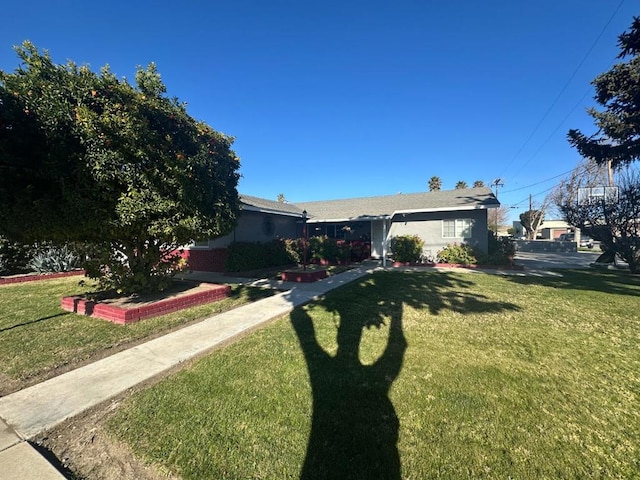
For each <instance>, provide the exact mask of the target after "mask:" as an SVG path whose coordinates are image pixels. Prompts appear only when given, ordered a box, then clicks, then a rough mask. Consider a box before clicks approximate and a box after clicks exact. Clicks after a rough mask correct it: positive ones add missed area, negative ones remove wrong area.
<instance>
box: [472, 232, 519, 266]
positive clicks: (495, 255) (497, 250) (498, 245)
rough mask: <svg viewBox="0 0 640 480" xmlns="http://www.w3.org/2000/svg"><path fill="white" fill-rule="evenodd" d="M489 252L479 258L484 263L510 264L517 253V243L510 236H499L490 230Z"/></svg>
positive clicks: (479, 261)
mask: <svg viewBox="0 0 640 480" xmlns="http://www.w3.org/2000/svg"><path fill="white" fill-rule="evenodd" d="M488 240H489V242H488V254H487V255H484V256H482V257H481V258H479V259H478V263H481V264H484V265H510V264H511V263H512V260H513V256H514V255H515V253H516V244H515V242H514V241H513V240H511V239H510V238H509V237H498V236H497V235H496V234H495V233H494V232H492V231H491V230H489V238H488Z"/></svg>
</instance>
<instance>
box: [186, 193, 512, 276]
mask: <svg viewBox="0 0 640 480" xmlns="http://www.w3.org/2000/svg"><path fill="white" fill-rule="evenodd" d="M240 197H241V200H242V214H241V215H240V218H239V220H238V224H237V226H236V228H235V229H234V230H233V232H232V233H231V234H229V235H227V236H225V237H221V238H218V239H215V240H209V241H208V242H202V243H197V244H195V245H192V246H190V247H188V249H187V252H186V257H187V258H188V260H189V265H190V268H191V269H193V270H208V271H223V270H224V260H225V258H226V255H225V252H226V247H227V246H228V245H229V244H230V243H231V242H234V241H246V242H267V241H270V240H273V239H275V238H296V237H301V236H302V228H303V212H305V211H306V213H307V222H306V223H307V235H308V236H309V237H311V236H316V235H326V236H328V237H331V238H338V239H345V240H360V241H364V242H368V243H369V244H370V247H371V256H372V257H373V258H382V257H383V256H384V255H385V254H386V253H387V252H388V250H389V242H390V240H391V239H392V238H393V237H396V236H399V235H418V236H419V237H420V238H421V239H422V240H424V242H425V246H424V249H423V255H424V256H425V257H426V258H434V257H435V256H436V254H437V252H438V251H439V250H441V249H442V248H444V247H445V246H446V245H447V244H452V243H466V244H470V245H473V246H474V247H475V248H477V249H478V250H480V251H484V252H486V251H487V245H488V239H487V233H488V230H487V211H488V209H490V208H497V207H499V206H500V203H499V202H498V200H497V199H496V197H495V196H494V195H493V193H492V192H491V190H490V189H489V188H487V187H482V188H469V189H458V190H441V191H435V192H424V193H409V194H402V193H400V194H397V195H387V196H382V197H366V198H350V199H343V200H327V201H319V202H302V203H296V204H291V203H282V202H276V201H271V200H266V199H262V198H257V197H251V196H248V195H241V196H240Z"/></svg>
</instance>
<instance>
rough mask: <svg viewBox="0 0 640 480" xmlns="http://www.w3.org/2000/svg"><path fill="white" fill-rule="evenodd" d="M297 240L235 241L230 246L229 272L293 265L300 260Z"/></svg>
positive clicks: (227, 267)
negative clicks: (296, 245) (296, 244)
mask: <svg viewBox="0 0 640 480" xmlns="http://www.w3.org/2000/svg"><path fill="white" fill-rule="evenodd" d="M296 250H297V249H296V247H295V240H282V239H278V240H273V241H271V242H267V243H251V242H234V243H232V244H231V245H229V247H228V256H227V261H226V263H225V270H226V271H227V272H246V271H250V270H260V269H263V268H271V267H279V266H282V265H291V264H294V263H298V262H299V261H300V256H299V255H298V252H297V251H296Z"/></svg>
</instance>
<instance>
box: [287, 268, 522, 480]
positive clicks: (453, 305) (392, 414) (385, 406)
mask: <svg viewBox="0 0 640 480" xmlns="http://www.w3.org/2000/svg"><path fill="white" fill-rule="evenodd" d="M473 287H474V283H473V282H472V281H470V280H468V279H466V278H462V277H460V276H455V275H452V274H448V273H429V274H423V273H401V272H380V273H376V274H374V275H372V276H371V277H368V278H367V279H365V280H362V281H360V282H359V283H357V284H352V285H348V286H346V287H344V288H341V289H339V290H337V291H335V292H331V293H330V294H328V295H327V296H326V297H325V298H324V299H322V300H320V301H319V302H317V303H316V304H315V306H311V307H309V306H308V307H304V308H297V309H296V310H294V311H293V312H292V314H291V316H290V319H291V324H292V326H293V329H294V330H295V333H296V335H297V338H298V340H299V343H300V347H301V349H302V351H303V353H304V357H305V360H306V364H307V370H308V374H309V379H310V383H311V390H312V396H313V401H312V402H313V412H312V419H311V432H310V435H309V442H308V445H307V451H306V456H305V460H304V464H303V466H302V470H301V473H300V478H301V479H303V480H310V479H342V478H350V479H355V478H362V479H365V478H366V479H372V478H380V479H400V478H402V468H401V459H400V456H399V452H398V448H397V441H398V432H399V428H400V422H399V419H398V416H397V415H396V411H395V408H394V406H393V404H392V402H391V400H390V398H389V391H390V389H391V387H392V385H393V382H394V381H395V380H396V378H397V377H398V375H399V374H400V372H401V370H402V365H403V362H404V356H405V352H406V350H407V348H408V347H409V346H408V344H407V341H406V339H405V335H404V328H403V315H404V312H405V309H406V308H407V307H411V308H417V309H429V311H430V312H431V313H432V314H438V313H439V312H441V311H442V310H443V309H450V310H454V311H457V312H461V313H477V312H500V311H505V310H518V307H517V306H516V305H513V304H510V303H507V302H494V301H490V300H488V299H487V298H486V297H484V296H483V295H481V294H479V293H477V292H473ZM315 308H319V309H322V310H325V311H329V312H332V313H333V314H334V316H335V317H337V318H338V321H337V322H336V339H337V350H336V353H335V355H331V354H329V353H328V352H327V351H326V350H325V349H324V348H323V347H322V346H321V345H320V342H319V341H318V338H317V333H316V331H315V327H314V321H313V318H312V316H313V315H314V309H315ZM387 323H388V338H387V339H386V344H385V348H384V350H383V353H382V354H381V355H380V357H379V358H378V359H377V360H376V361H375V362H373V363H372V364H367V365H365V364H363V363H362V362H361V361H360V357H359V351H360V344H361V341H362V336H363V332H364V329H365V328H381V327H382V326H383V325H386V324H387Z"/></svg>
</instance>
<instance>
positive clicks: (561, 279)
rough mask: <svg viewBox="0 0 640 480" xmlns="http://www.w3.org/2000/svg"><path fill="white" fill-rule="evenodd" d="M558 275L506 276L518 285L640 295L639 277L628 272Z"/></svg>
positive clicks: (563, 272) (585, 271)
mask: <svg viewBox="0 0 640 480" xmlns="http://www.w3.org/2000/svg"><path fill="white" fill-rule="evenodd" d="M557 272H558V273H559V275H557V276H555V275H554V276H548V277H531V276H522V277H520V276H507V277H505V278H508V279H509V280H510V281H512V282H514V283H518V284H520V285H540V286H545V287H552V288H563V289H569V290H593V291H597V292H603V293H612V294H616V295H628V296H632V297H636V298H637V297H638V295H640V275H634V274H632V273H630V272H628V271H616V270H594V269H575V270H572V269H566V270H557Z"/></svg>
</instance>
